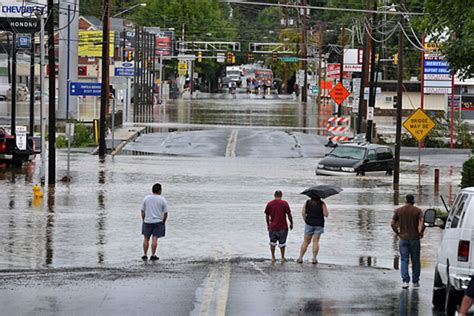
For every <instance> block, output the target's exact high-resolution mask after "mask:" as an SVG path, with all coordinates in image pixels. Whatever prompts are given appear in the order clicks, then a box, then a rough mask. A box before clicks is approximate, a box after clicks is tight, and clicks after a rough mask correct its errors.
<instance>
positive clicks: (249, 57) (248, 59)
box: [247, 52, 253, 64]
mask: <svg viewBox="0 0 474 316" xmlns="http://www.w3.org/2000/svg"><path fill="white" fill-rule="evenodd" d="M247 62H248V63H249V64H251V63H253V53H252V52H248V53H247Z"/></svg>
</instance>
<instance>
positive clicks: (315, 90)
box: [309, 85, 319, 94]
mask: <svg viewBox="0 0 474 316" xmlns="http://www.w3.org/2000/svg"><path fill="white" fill-rule="evenodd" d="M309 91H310V92H311V93H312V94H317V93H319V87H318V86H317V85H310V86H309Z"/></svg>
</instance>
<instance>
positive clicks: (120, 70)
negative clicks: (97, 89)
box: [114, 62, 142, 77]
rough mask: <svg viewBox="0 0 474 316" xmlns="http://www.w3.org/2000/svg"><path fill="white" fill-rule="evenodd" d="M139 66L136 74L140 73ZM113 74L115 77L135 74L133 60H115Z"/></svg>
mask: <svg viewBox="0 0 474 316" xmlns="http://www.w3.org/2000/svg"><path fill="white" fill-rule="evenodd" d="M141 71H142V69H141V68H138V75H139V76H140V75H141ZM114 75H115V76H116V77H133V76H135V63H134V62H117V63H116V64H115V69H114Z"/></svg>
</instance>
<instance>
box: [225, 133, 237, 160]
mask: <svg viewBox="0 0 474 316" xmlns="http://www.w3.org/2000/svg"><path fill="white" fill-rule="evenodd" d="M238 135H239V130H238V129H234V130H232V132H231V133H230V135H229V138H228V140H227V147H226V149H225V156H226V157H227V158H234V157H235V147H236V146H237V137H238Z"/></svg>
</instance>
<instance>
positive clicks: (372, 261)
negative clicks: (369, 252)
mask: <svg viewBox="0 0 474 316" xmlns="http://www.w3.org/2000/svg"><path fill="white" fill-rule="evenodd" d="M359 266H361V267H376V266H377V258H375V257H372V256H367V257H365V256H360V257H359Z"/></svg>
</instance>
